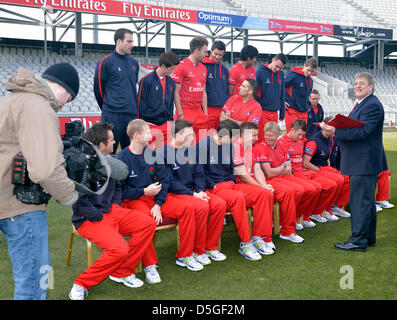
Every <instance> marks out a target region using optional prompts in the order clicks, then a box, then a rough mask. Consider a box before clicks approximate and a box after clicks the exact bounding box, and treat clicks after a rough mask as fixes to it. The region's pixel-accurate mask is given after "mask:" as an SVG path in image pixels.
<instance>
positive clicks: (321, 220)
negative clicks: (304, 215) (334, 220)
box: [310, 214, 328, 223]
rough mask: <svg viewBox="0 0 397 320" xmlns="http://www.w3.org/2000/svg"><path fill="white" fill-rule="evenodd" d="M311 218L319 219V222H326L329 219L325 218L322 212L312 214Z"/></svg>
mask: <svg viewBox="0 0 397 320" xmlns="http://www.w3.org/2000/svg"><path fill="white" fill-rule="evenodd" d="M310 219H311V220H314V221H317V222H320V223H325V222H327V221H328V220H327V219H325V218H324V217H323V216H321V214H312V215H311V216H310Z"/></svg>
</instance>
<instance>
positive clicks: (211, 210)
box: [170, 194, 226, 254]
mask: <svg viewBox="0 0 397 320" xmlns="http://www.w3.org/2000/svg"><path fill="white" fill-rule="evenodd" d="M170 195H171V194H170ZM172 197H174V198H176V199H178V200H180V201H183V202H184V203H191V204H192V205H193V207H194V213H195V221H196V226H195V227H196V235H195V238H194V249H193V251H194V252H195V253H197V254H203V253H204V252H205V250H208V251H210V250H217V246H218V243H219V239H220V237H221V234H222V229H223V221H224V218H225V213H226V202H225V201H224V200H223V199H222V198H220V197H218V196H216V195H214V194H212V195H211V196H210V200H209V201H208V202H207V201H204V200H202V199H199V198H195V197H192V196H189V195H182V194H172Z"/></svg>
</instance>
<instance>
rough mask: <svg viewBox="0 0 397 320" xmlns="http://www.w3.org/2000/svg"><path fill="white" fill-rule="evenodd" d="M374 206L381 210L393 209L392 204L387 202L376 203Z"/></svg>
mask: <svg viewBox="0 0 397 320" xmlns="http://www.w3.org/2000/svg"><path fill="white" fill-rule="evenodd" d="M375 204H376V205H377V206H379V207H381V208H383V209H391V208H394V204H392V203H390V202H389V201H387V200H383V201H376V202H375Z"/></svg>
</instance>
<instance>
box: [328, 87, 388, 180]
mask: <svg viewBox="0 0 397 320" xmlns="http://www.w3.org/2000/svg"><path fill="white" fill-rule="evenodd" d="M349 117H350V118H352V119H355V120H360V121H363V122H365V125H364V126H362V127H358V128H349V129H335V138H336V139H337V140H338V143H339V146H340V153H341V159H340V169H341V171H342V174H345V175H375V174H379V173H381V172H382V171H383V170H384V160H385V159H384V157H385V156H384V149H383V141H382V139H383V121H384V110H383V106H382V104H381V103H380V101H379V100H378V98H377V97H376V96H374V95H373V94H370V95H369V96H367V97H366V98H365V99H364V100H363V101H361V103H360V104H358V105H356V106H355V107H354V109H353V110H352V112H350V114H349Z"/></svg>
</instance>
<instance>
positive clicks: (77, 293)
mask: <svg viewBox="0 0 397 320" xmlns="http://www.w3.org/2000/svg"><path fill="white" fill-rule="evenodd" d="M87 296H88V290H87V289H86V288H84V287H82V286H79V285H78V284H75V283H73V287H72V290H70V292H69V299H70V300H84V299H85V298H86V297H87Z"/></svg>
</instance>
